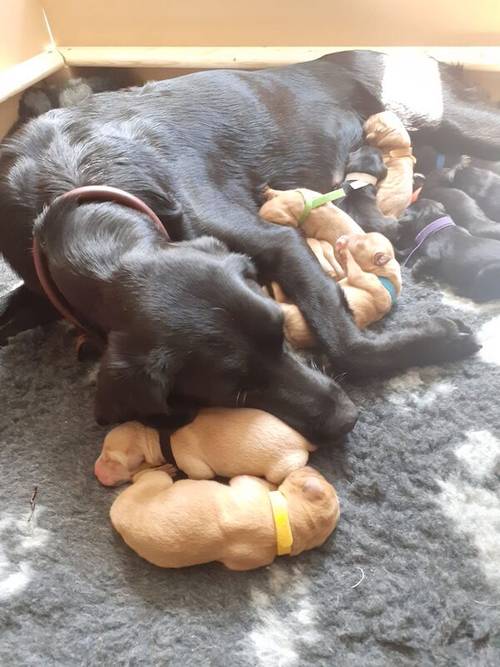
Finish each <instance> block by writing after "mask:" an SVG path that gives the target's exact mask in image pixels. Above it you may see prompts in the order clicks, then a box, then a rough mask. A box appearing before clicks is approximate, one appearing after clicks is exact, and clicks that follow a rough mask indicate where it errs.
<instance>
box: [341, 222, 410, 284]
mask: <svg viewBox="0 0 500 667" xmlns="http://www.w3.org/2000/svg"><path fill="white" fill-rule="evenodd" d="M342 248H347V249H348V250H349V251H350V253H351V254H352V256H353V258H354V259H355V260H356V262H357V264H359V266H360V268H361V269H363V271H366V272H367V273H373V274H374V275H376V276H383V277H385V278H388V279H389V280H390V281H391V282H392V284H393V285H394V286H395V287H396V289H397V291H398V293H399V292H400V291H401V267H400V266H399V263H398V261H397V259H396V257H395V254H394V247H393V245H392V243H391V242H390V241H389V239H388V238H386V237H385V236H384V235H383V234H379V233H378V232H370V233H368V234H349V235H346V236H341V237H340V238H339V239H338V240H337V243H336V250H337V251H340V252H341V251H342Z"/></svg>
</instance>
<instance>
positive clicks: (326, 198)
mask: <svg viewBox="0 0 500 667" xmlns="http://www.w3.org/2000/svg"><path fill="white" fill-rule="evenodd" d="M297 192H300V194H301V195H302V199H303V200H304V210H303V211H302V215H301V216H300V218H299V227H300V225H302V224H304V222H305V221H306V220H307V218H308V217H309V213H310V212H311V211H312V210H313V208H318V207H319V206H323V204H328V203H329V202H331V201H335V200H336V199H342V197H345V196H346V194H347V193H346V191H345V190H344V188H337V190H332V191H331V192H327V193H326V194H324V195H320V196H319V197H314V199H306V197H305V195H304V193H303V192H302V190H297Z"/></svg>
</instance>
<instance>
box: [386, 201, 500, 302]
mask: <svg viewBox="0 0 500 667" xmlns="http://www.w3.org/2000/svg"><path fill="white" fill-rule="evenodd" d="M445 215H446V211H445V208H444V206H443V205H442V204H440V203H439V202H436V201H432V200H430V199H419V200H418V201H417V202H416V203H415V204H413V205H412V206H410V207H409V208H408V209H407V210H406V212H405V214H404V215H403V216H402V217H401V218H400V220H399V235H398V241H397V246H398V248H400V249H402V250H404V255H405V256H406V257H408V256H409V254H410V252H411V251H412V249H414V248H415V247H416V241H415V239H416V236H417V234H419V233H420V232H422V230H423V229H424V228H425V227H427V225H429V224H430V223H432V222H434V221H435V220H438V219H439V218H442V217H444V216H445ZM409 263H410V264H411V265H413V270H412V274H413V276H414V278H415V279H416V280H422V279H423V278H426V277H429V278H436V279H437V280H439V281H443V282H445V283H446V284H448V285H449V286H450V287H452V288H453V289H454V291H455V292H456V293H457V294H459V295H460V296H464V297H468V298H470V299H474V300H475V301H489V300H491V299H498V298H500V242H499V241H495V240H491V239H482V238H478V237H476V236H472V235H471V234H470V233H469V232H468V231H467V230H465V229H463V228H462V227H459V226H457V225H455V226H451V227H446V228H444V229H441V230H440V231H437V232H436V233H435V234H432V235H431V236H429V237H428V238H427V239H426V240H425V241H424V242H423V243H422V245H421V246H420V247H419V248H418V249H417V250H416V251H415V252H414V254H413V255H412V257H411V259H410V262H409Z"/></svg>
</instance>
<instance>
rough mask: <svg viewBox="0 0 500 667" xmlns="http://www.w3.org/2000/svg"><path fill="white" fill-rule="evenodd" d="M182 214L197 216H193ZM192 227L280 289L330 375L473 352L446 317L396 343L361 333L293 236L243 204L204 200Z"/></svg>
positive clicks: (408, 331)
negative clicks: (335, 371)
mask: <svg viewBox="0 0 500 667" xmlns="http://www.w3.org/2000/svg"><path fill="white" fill-rule="evenodd" d="M243 196H244V195H243V194H242V197H243ZM240 201H241V200H240ZM186 213H187V214H188V215H191V216H194V215H196V212H195V211H194V210H193V209H191V210H190V211H186ZM197 223H198V224H197V226H198V228H199V229H200V231H202V233H205V234H206V233H209V234H212V235H213V236H215V237H217V238H219V239H220V240H222V241H224V242H225V243H226V244H227V245H228V246H229V247H230V248H231V249H232V250H234V251H236V252H242V253H245V254H247V255H249V256H250V257H252V259H253V260H254V262H255V263H256V265H257V268H258V270H259V274H260V279H261V280H262V282H272V281H275V282H277V283H279V284H280V285H281V287H282V288H283V290H284V292H285V294H286V296H287V297H288V299H289V300H290V301H291V302H292V303H295V304H296V305H297V306H298V307H299V309H300V310H301V312H302V314H303V315H304V318H305V319H306V321H307V323H308V325H309V327H310V329H311V331H313V332H314V334H315V337H316V339H317V340H318V343H319V345H320V347H321V348H322V349H323V350H324V352H325V354H326V355H327V356H328V358H329V359H330V361H331V363H332V364H333V366H334V368H335V369H338V370H347V371H352V372H353V373H356V374H357V375H376V374H379V373H383V372H390V371H394V370H399V369H402V368H407V367H409V366H412V365H413V366H415V365H426V364H434V363H440V362H444V361H449V360H455V359H459V358H462V357H465V356H468V355H470V354H472V353H473V352H475V351H476V350H477V349H478V345H477V343H476V340H475V338H474V336H473V335H472V333H471V332H470V331H469V330H468V329H466V328H465V327H464V326H463V325H462V324H461V323H459V322H455V321H453V320H450V319H447V318H434V319H431V318H429V320H428V321H427V322H425V323H422V322H421V321H418V322H415V325H414V326H407V327H406V328H405V330H404V331H401V332H398V335H397V336H395V335H394V334H388V333H384V332H382V333H376V334H374V333H372V332H366V331H363V332H361V331H360V330H359V329H358V328H357V326H356V325H355V323H354V320H353V318H352V316H351V314H350V312H349V311H348V308H347V305H346V302H345V300H344V297H343V295H342V293H341V290H340V288H339V287H338V286H337V285H336V283H335V282H334V281H333V280H331V278H329V277H328V276H326V275H325V273H324V272H323V271H322V269H321V267H320V265H319V264H318V262H317V261H316V258H315V257H314V255H313V253H312V252H311V251H310V250H309V248H308V247H307V245H306V244H305V242H304V240H303V239H302V237H301V236H300V234H299V233H298V232H297V231H296V230H294V229H291V228H288V227H282V226H279V225H270V224H268V223H266V222H263V221H262V220H261V219H260V218H259V217H258V216H257V214H256V213H254V212H253V211H252V210H251V208H250V204H249V207H248V208H245V207H244V206H242V205H241V204H238V203H235V201H234V200H232V201H225V200H224V198H223V196H222V194H221V193H220V191H214V193H213V195H212V196H211V197H210V198H206V199H205V201H204V206H203V209H202V210H201V211H200V212H199V217H198V221H197Z"/></svg>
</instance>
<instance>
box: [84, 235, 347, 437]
mask: <svg viewBox="0 0 500 667" xmlns="http://www.w3.org/2000/svg"><path fill="white" fill-rule="evenodd" d="M256 279H257V275H256V270H255V267H254V265H253V263H252V262H251V261H250V259H249V258H248V257H246V256H243V255H239V254H235V253H230V252H229V251H228V250H227V248H226V247H225V246H224V244H222V243H221V242H219V241H217V240H215V239H213V238H211V237H204V238H200V239H197V240H196V241H192V242H183V243H178V244H172V245H170V246H168V247H166V248H162V249H158V251H154V252H152V251H151V248H148V249H147V251H146V252H145V253H142V252H141V250H140V249H137V250H136V251H134V252H133V253H131V257H130V259H129V260H128V265H127V267H126V270H125V271H124V274H123V275H122V276H121V279H120V283H121V285H122V286H123V285H125V286H126V291H125V297H123V293H124V292H123V290H122V292H121V293H122V298H125V299H126V303H125V306H124V310H125V311H126V317H125V318H124V319H123V322H124V324H123V326H122V327H120V328H117V329H116V330H112V331H111V332H110V333H109V335H108V346H107V349H106V351H105V354H104V355H103V358H102V360H101V367H100V371H99V375H98V380H97V396H96V418H97V421H98V422H99V423H101V424H110V423H116V422H122V421H126V420H130V419H136V420H140V421H144V420H151V423H153V424H155V425H159V426H160V425H161V426H165V427H168V425H169V424H170V423H171V420H174V421H176V422H177V425H179V423H178V422H179V415H182V414H183V413H184V412H185V411H186V413H187V415H188V418H187V420H186V421H188V420H189V418H190V417H191V416H192V412H191V409H192V408H193V406H194V407H196V406H220V407H236V406H239V407H243V406H246V407H254V408H260V409H262V410H265V411H267V412H270V413H272V414H274V415H275V416H277V417H279V418H280V419H282V420H283V421H285V422H286V423H288V424H289V425H290V426H292V427H293V428H295V429H296V430H297V431H299V432H301V433H302V434H304V435H305V436H306V437H307V438H308V439H310V440H311V441H313V442H322V441H326V440H328V439H330V440H331V439H334V438H336V437H338V436H340V435H342V434H344V433H346V432H347V431H349V430H350V429H351V428H352V427H353V425H354V423H355V421H356V418H357V411H356V409H355V408H354V406H353V404H352V403H351V401H350V400H349V399H348V398H347V396H346V395H345V393H344V392H343V391H342V389H341V388H340V387H339V386H338V385H337V384H336V383H335V382H333V381H332V380H330V379H329V378H327V377H326V376H324V375H323V374H321V373H319V372H317V371H314V370H312V369H311V368H308V367H307V366H306V365H305V364H304V363H303V362H302V361H301V360H300V359H299V358H298V357H296V356H295V355H294V354H293V353H291V352H290V351H288V349H287V348H286V346H285V345H284V337H283V314H282V310H281V308H280V307H279V305H278V304H277V303H275V302H274V301H273V300H272V299H270V298H268V297H266V296H265V295H264V294H263V293H262V290H261V288H260V286H259V285H258V284H257V282H256Z"/></svg>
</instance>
